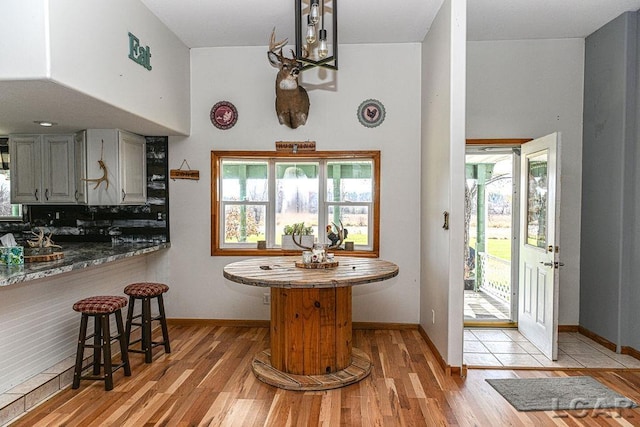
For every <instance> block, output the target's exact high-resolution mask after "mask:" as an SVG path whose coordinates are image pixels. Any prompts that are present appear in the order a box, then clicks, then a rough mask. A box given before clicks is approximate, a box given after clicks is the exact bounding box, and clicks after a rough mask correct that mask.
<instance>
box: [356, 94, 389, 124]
mask: <svg viewBox="0 0 640 427" xmlns="http://www.w3.org/2000/svg"><path fill="white" fill-rule="evenodd" d="M385 114H386V112H385V110H384V105H382V102H380V101H378V100H377V99H367V100H366V101H363V102H362V104H360V106H359V107H358V120H359V121H360V124H361V125H362V126H366V127H368V128H374V127H376V126H380V124H381V123H382V122H383V121H384V116H385Z"/></svg>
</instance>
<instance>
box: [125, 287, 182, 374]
mask: <svg viewBox="0 0 640 427" xmlns="http://www.w3.org/2000/svg"><path fill="white" fill-rule="evenodd" d="M168 290H169V286H167V285H165V284H164V283H154V282H140V283H132V284H130V285H127V286H126V287H125V288H124V293H125V294H127V295H129V311H128V314H127V326H126V330H125V336H126V341H127V349H129V351H130V352H134V353H144V362H145V363H151V358H152V353H151V351H152V350H153V348H154V347H156V346H158V345H164V351H165V353H171V347H170V345H169V330H168V329H167V318H166V317H165V314H164V301H163V299H162V294H163V293H165V292H167V291H168ZM151 298H156V299H157V301H158V311H159V314H158V316H155V317H152V316H151ZM136 300H142V310H141V312H140V314H138V315H136V316H134V315H133V308H134V305H135V301H136ZM138 318H140V321H139V322H134V319H138ZM153 321H159V322H160V326H161V327H162V339H163V341H160V342H154V341H152V340H151V322H153ZM132 325H136V326H140V327H141V328H142V336H141V338H139V339H137V340H135V341H131V326H132ZM138 342H139V343H140V349H131V348H129V347H130V346H132V345H134V344H136V343H138Z"/></svg>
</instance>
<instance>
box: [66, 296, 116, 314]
mask: <svg viewBox="0 0 640 427" xmlns="http://www.w3.org/2000/svg"><path fill="white" fill-rule="evenodd" d="M126 306H127V299H126V298H125V297H115V296H97V297H89V298H85V299H82V300H80V301H78V302H77V303H75V304H73V309H74V310H75V311H79V312H80V313H87V314H110V313H113V312H115V311H116V310H118V309H120V308H122V307H126Z"/></svg>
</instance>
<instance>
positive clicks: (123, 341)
mask: <svg viewBox="0 0 640 427" xmlns="http://www.w3.org/2000/svg"><path fill="white" fill-rule="evenodd" d="M116 326H117V327H118V341H119V342H120V355H121V356H122V364H123V367H124V376H125V377H130V376H131V365H129V349H128V347H127V344H128V343H127V338H126V336H125V331H124V327H123V324H122V312H121V311H120V310H117V311H116Z"/></svg>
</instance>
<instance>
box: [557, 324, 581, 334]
mask: <svg viewBox="0 0 640 427" xmlns="http://www.w3.org/2000/svg"><path fill="white" fill-rule="evenodd" d="M558 332H580V326H578V325H558Z"/></svg>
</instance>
